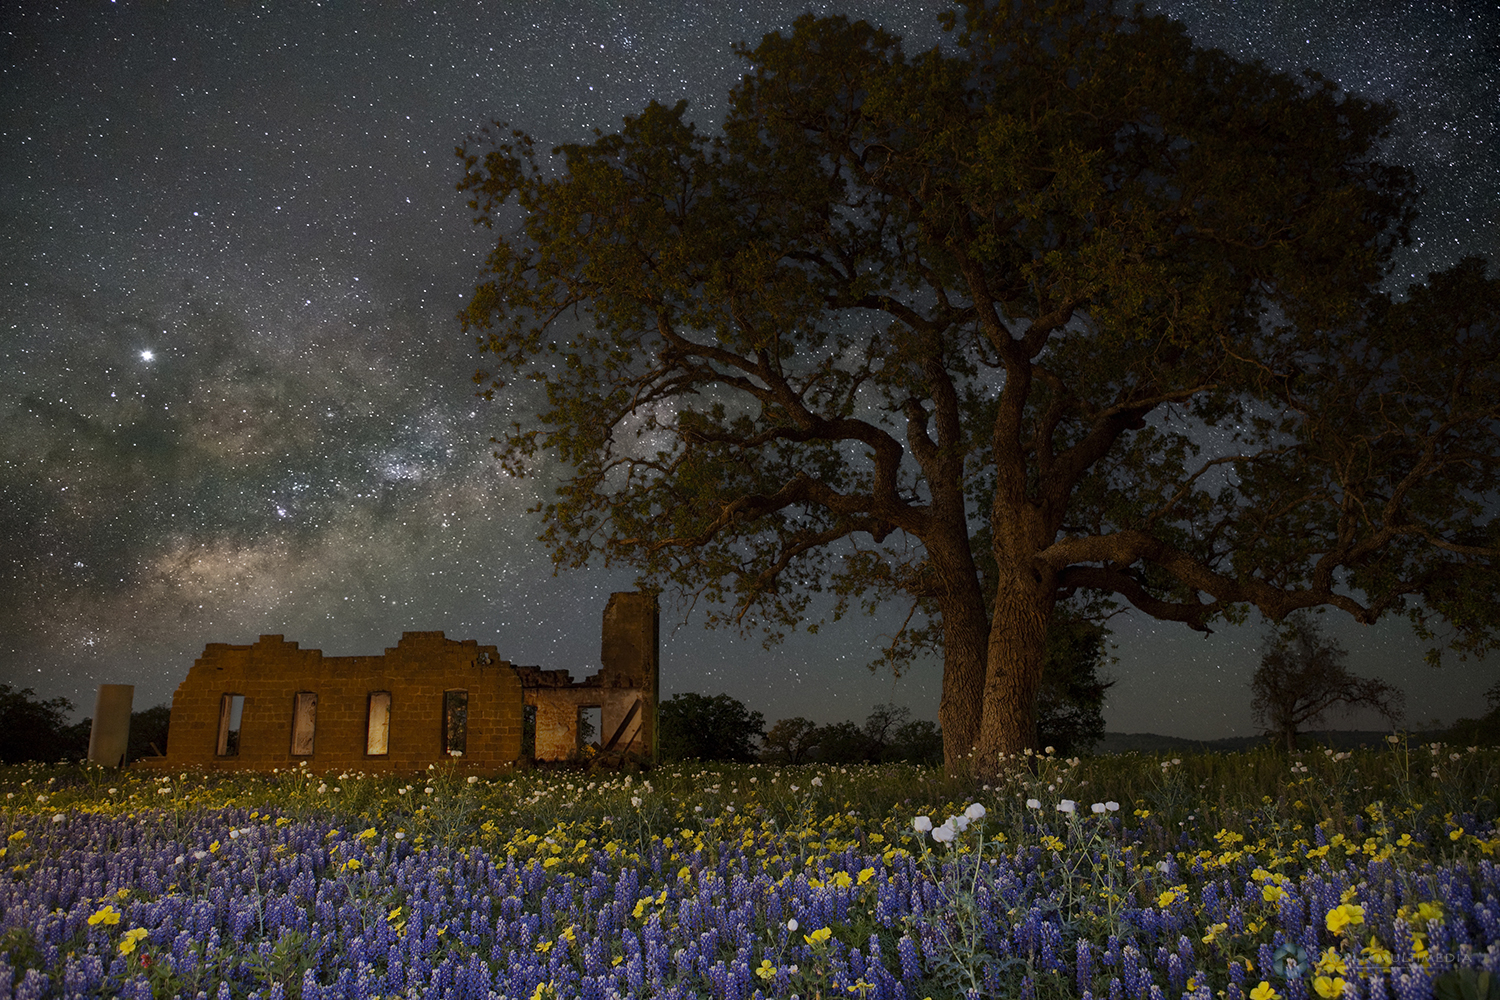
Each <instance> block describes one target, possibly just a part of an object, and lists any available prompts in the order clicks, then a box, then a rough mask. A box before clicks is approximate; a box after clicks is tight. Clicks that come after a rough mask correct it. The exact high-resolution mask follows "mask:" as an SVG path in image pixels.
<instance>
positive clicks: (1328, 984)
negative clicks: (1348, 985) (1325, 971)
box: [1313, 976, 1345, 1000]
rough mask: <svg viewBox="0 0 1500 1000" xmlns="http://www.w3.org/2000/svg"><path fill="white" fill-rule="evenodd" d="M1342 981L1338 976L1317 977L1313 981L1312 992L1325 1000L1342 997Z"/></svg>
mask: <svg viewBox="0 0 1500 1000" xmlns="http://www.w3.org/2000/svg"><path fill="white" fill-rule="evenodd" d="M1344 985H1345V983H1344V980H1343V978H1342V977H1340V976H1332V977H1329V976H1319V977H1317V978H1316V979H1314V980H1313V990H1314V991H1316V992H1317V994H1318V996H1320V997H1324V998H1325V1000H1333V998H1334V997H1341V996H1343V995H1344Z"/></svg>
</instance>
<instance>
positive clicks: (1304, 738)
mask: <svg viewBox="0 0 1500 1000" xmlns="http://www.w3.org/2000/svg"><path fill="white" fill-rule="evenodd" d="M1389 735H1390V732H1389V730H1384V729H1326V730H1321V731H1317V732H1307V733H1300V734H1298V742H1299V743H1301V744H1302V745H1303V746H1304V747H1306V746H1314V745H1315V746H1319V747H1332V748H1333V749H1335V750H1353V749H1356V748H1358V747H1362V746H1366V747H1380V746H1384V745H1385V738H1386V737H1387V736H1389ZM1414 735H1416V734H1414ZM1434 735H1435V736H1436V735H1438V734H1434ZM1267 740H1268V738H1267V737H1265V736H1229V737H1226V738H1224V739H1219V740H1193V739H1188V738H1186V737H1183V736H1161V735H1158V734H1157V733H1105V734H1104V738H1103V739H1101V740H1100V741H1099V742H1098V743H1095V744H1094V749H1093V753H1095V754H1097V755H1100V756H1102V755H1105V754H1112V753H1130V752H1131V751H1134V752H1137V753H1170V752H1171V751H1173V750H1185V751H1187V752H1189V753H1213V752H1216V753H1228V752H1231V751H1237V750H1250V749H1252V748H1254V747H1257V746H1262V745H1264V744H1265V743H1266V742H1267Z"/></svg>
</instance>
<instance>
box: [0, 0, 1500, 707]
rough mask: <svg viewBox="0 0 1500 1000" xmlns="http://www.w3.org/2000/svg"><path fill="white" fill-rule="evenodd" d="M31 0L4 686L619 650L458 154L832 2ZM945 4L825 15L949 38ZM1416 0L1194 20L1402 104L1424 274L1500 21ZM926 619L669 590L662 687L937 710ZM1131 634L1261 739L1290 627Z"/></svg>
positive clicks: (1382, 668)
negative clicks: (509, 414) (759, 621)
mask: <svg viewBox="0 0 1500 1000" xmlns="http://www.w3.org/2000/svg"><path fill="white" fill-rule="evenodd" d="M18 6H19V7H20V8H22V12H18V11H17V10H16V9H14V8H13V9H11V10H9V11H8V12H7V13H6V14H5V15H4V19H3V21H0V28H3V33H0V88H3V91H0V94H3V96H0V116H3V117H0V132H3V148H4V155H3V156H0V192H3V195H4V197H3V198H0V421H3V429H0V682H6V683H11V684H14V685H17V686H21V687H31V688H34V689H36V691H37V692H38V693H40V694H42V695H45V696H48V697H52V696H56V695H63V696H66V697H68V698H70V699H71V700H72V701H73V702H74V703H75V704H76V705H77V707H78V708H79V710H80V714H87V713H88V712H89V711H91V710H92V706H93V697H94V690H95V686H96V685H97V684H99V683H101V682H103V683H134V684H135V685H136V686H137V687H136V695H135V705H136V707H137V708H143V707H146V706H149V705H153V704H157V703H160V702H164V701H168V700H169V699H170V698H171V694H172V690H173V688H174V687H175V686H176V684H177V683H178V682H179V681H180V680H181V678H182V677H183V675H184V674H185V673H186V671H187V669H188V668H189V667H190V666H191V664H192V661H193V659H194V658H195V657H196V656H197V654H198V653H199V652H200V651H201V650H202V647H203V645H204V644H205V643H208V642H242V643H243V642H253V641H255V638H256V637H257V636H258V635H260V634H262V633H282V634H284V635H285V636H286V637H287V638H288V639H291V640H296V641H298V642H300V643H301V644H302V646H303V647H304V648H318V649H322V650H323V651H324V652H325V653H327V654H330V655H348V654H354V653H375V652H379V651H380V650H381V649H383V648H384V647H386V646H392V645H394V644H395V643H396V641H397V639H398V638H399V637H400V634H401V632H402V631H403V630H415V629H442V630H444V631H445V632H446V633H447V634H448V635H449V636H450V637H453V638H474V639H478V640H479V641H480V642H481V643H494V644H495V645H497V646H498V647H499V651H500V653H501V655H502V656H504V657H506V658H508V659H510V660H512V661H514V662H517V663H523V664H537V665H540V666H543V667H548V668H559V667H561V668H567V669H570V670H572V671H573V673H574V676H575V677H581V676H584V675H586V674H588V673H590V672H592V671H593V670H595V669H597V662H596V661H597V657H598V648H599V646H598V643H599V639H598V631H599V621H600V616H601V615H602V613H603V610H604V604H605V601H606V599H607V597H608V595H609V593H610V592H611V591H613V590H624V589H630V585H631V576H630V574H628V573H623V572H613V573H612V572H605V571H604V570H602V569H599V568H593V569H590V570H588V571H565V572H563V573H562V574H561V575H558V576H554V575H553V572H552V565H551V562H550V560H549V558H548V556H547V554H546V553H545V552H544V551H543V549H542V548H541V546H540V544H539V543H538V542H536V541H535V536H536V535H537V534H538V532H539V526H538V522H537V520H536V518H535V516H534V515H529V514H527V513H525V510H526V508H527V507H529V506H530V505H531V504H532V503H533V502H535V500H536V499H537V498H538V497H539V496H542V495H545V494H546V492H547V491H548V489H549V484H548V483H547V481H545V480H543V479H535V480H532V479H528V480H522V481H516V480H511V479H507V478H504V477H503V476H501V475H500V474H499V472H498V470H497V468H496V466H495V463H494V460H493V459H492V458H491V455H490V451H491V449H490V447H489V446H488V444H487V439H488V437H489V435H490V433H492V432H493V430H494V428H495V427H496V426H497V424H498V414H497V413H496V411H495V410H494V409H493V408H492V407H487V406H486V405H485V404H482V403H479V402H478V401H476V400H475V399H474V397H473V395H472V385H471V383H470V381H469V376H470V375H471V374H472V372H473V370H474V368H475V367H476V366H477V364H478V363H479V360H478V358H477V356H476V355H475V354H474V353H473V351H472V346H471V343H472V342H471V340H470V338H469V337H468V336H467V335H465V334H463V333H462V332H461V331H460V329H459V326H458V323H457V321H456V319H455V313H456V312H457V311H458V310H459V308H460V307H461V306H462V304H463V302H464V301H465V297H466V295H467V294H468V293H469V292H470V291H471V290H472V288H473V286H474V284H475V282H476V280H478V278H479V274H480V271H479V267H480V261H481V259H482V257H483V254H484V252H485V251H486V250H487V249H488V245H487V241H486V239H485V232H484V231H483V230H476V229H474V228H473V227H472V226H471V224H470V222H469V216H468V212H467V211H466V209H465V207H464V205H463V199H462V197H461V196H460V195H459V194H458V193H457V192H455V191H454V183H455V181H456V180H457V179H458V175H459V171H458V167H457V163H456V161H455V159H454V156H453V147H454V146H455V145H456V144H457V143H458V142H460V141H462V139H463V137H464V136H465V135H466V134H469V133H472V132H474V131H476V130H477V129H478V127H479V126H481V125H483V124H484V123H485V122H486V121H488V120H489V119H491V118H499V119H505V120H508V121H510V122H511V123H513V124H515V125H517V126H519V127H522V128H525V129H526V130H528V131H529V132H531V133H532V134H533V135H535V136H536V137H537V139H538V142H539V145H540V146H542V147H548V148H549V147H550V146H552V145H554V144H556V143H561V142H569V141H584V140H587V139H588V138H589V137H590V135H591V133H590V130H591V129H592V128H594V127H599V128H602V129H604V130H606V131H609V130H614V129H616V128H618V127H619V125H620V119H621V116H623V115H626V114H633V113H636V112H638V111H639V110H640V109H641V108H642V107H644V105H645V104H646V102H647V101H648V100H650V99H653V98H655V99H657V100H660V101H662V102H664V103H667V104H671V103H673V102H675V101H676V100H678V99H680V98H687V99H688V100H689V102H690V108H691V111H690V114H691V116H692V117H693V118H694V119H695V120H696V121H697V122H698V123H699V125H700V126H701V127H707V128H712V127H713V126H714V125H715V123H717V121H718V120H719V118H720V117H721V115H722V111H723V107H724V97H725V94H726V92H727V90H728V88H729V87H730V86H731V85H732V84H733V83H734V82H735V81H736V80H737V79H738V75H739V73H740V72H741V71H742V68H741V67H742V64H741V62H740V61H739V60H738V59H737V57H735V56H734V55H733V54H732V52H731V45H732V44H733V43H735V42H737V41H748V42H755V41H758V40H759V38H760V36H761V35H762V34H764V33H765V32H768V31H772V30H775V29H778V28H786V27H788V26H789V25H790V23H791V21H792V19H793V18H794V17H795V16H796V15H797V14H799V13H801V12H802V11H803V10H805V9H808V8H807V6H806V5H804V4H801V3H784V2H763V3H746V4H744V5H739V6H736V5H734V4H724V3H717V2H713V3H706V2H705V3H698V2H688V0H678V2H674V3H671V4H646V3H639V2H605V0H569V2H566V3H557V2H553V0H534V2H529V3H525V4H519V3H517V4H510V3H506V4H500V3H491V4H483V5H481V4H455V3H442V4H429V5H426V6H421V7H418V6H415V5H396V4H354V3H348V4H329V3H324V4H322V5H320V6H315V5H312V4H294V5H278V6H284V7H285V9H284V10H276V11H274V12H272V11H268V10H264V9H262V8H261V6H260V5H254V4H250V3H234V4H224V3H218V2H214V3H203V4H194V3H174V4H170V5H167V4H161V3H144V4H143V3H134V2H119V3H94V2H77V3H66V4H62V5H59V6H58V8H57V9H50V10H42V9H40V5H37V4H23V5H18ZM944 6H945V5H942V4H911V3H908V4H902V3H880V2H855V0H846V2H841V3H829V4H822V3H820V4H814V5H812V7H811V9H812V10H813V11H814V12H815V13H818V14H829V13H843V14H846V15H848V16H850V17H851V18H865V19H868V20H870V21H873V22H875V23H878V24H881V25H883V26H885V27H887V28H889V29H891V30H893V31H895V32H897V33H898V34H902V35H903V36H905V38H906V39H907V48H908V50H909V51H914V50H916V49H919V48H925V47H927V46H929V45H931V44H932V43H933V42H934V41H935V40H936V39H937V37H938V32H937V30H936V27H935V22H934V18H933V15H934V13H935V12H936V11H938V10H941V9H944ZM1407 6H1408V10H1407V12H1406V13H1395V14H1393V13H1389V12H1388V11H1387V10H1386V5H1384V4H1377V3H1348V2H1344V3H1341V2H1333V3H1325V2H1317V3H1312V2H1305V0H1295V2H1280V3H1274V4H1271V3H1266V4H1253V3H1228V2H1224V0H1218V2H1207V0H1205V2H1200V3H1173V4H1167V5H1164V6H1161V7H1160V9H1162V10H1164V11H1166V12H1168V13H1171V14H1172V15H1173V16H1176V17H1178V18H1181V19H1182V20H1184V21H1185V22H1186V23H1187V25H1188V27H1189V29H1190V31H1191V32H1192V33H1193V34H1194V35H1195V37H1197V38H1198V39H1199V40H1200V41H1203V42H1206V43H1209V44H1213V45H1218V46H1221V47H1224V48H1226V49H1228V50H1229V51H1231V52H1233V53H1235V54H1236V55H1239V56H1241V57H1246V58H1259V59H1263V60H1265V61H1266V62H1267V63H1268V64H1270V65H1272V66H1274V67H1276V68H1278V69H1284V70H1295V69H1298V68H1301V67H1303V66H1309V65H1310V66H1313V67H1315V68H1317V69H1318V70H1320V71H1321V72H1323V73H1324V74H1326V75H1327V76H1330V77H1332V78H1333V79H1334V80H1336V81H1338V82H1339V83H1340V84H1342V85H1343V86H1344V87H1345V88H1347V89H1351V90H1355V91H1358V92H1360V93H1363V94H1365V95H1367V96H1371V97H1375V98H1378V99H1382V100H1388V101H1393V102H1395V103H1396V104H1398V105H1399V106H1400V107H1401V108H1402V111H1403V124H1402V125H1401V127H1400V133H1399V135H1398V137H1397V138H1396V140H1395V141H1394V142H1393V144H1392V146H1391V149H1390V153H1389V156H1390V157H1391V158H1392V159H1394V160H1397V161H1399V162H1403V163H1406V164H1408V165H1410V166H1411V167H1413V168H1414V169H1415V170H1416V171H1417V172H1418V174H1419V176H1420V177H1421V178H1422V180H1423V182H1424V183H1425V184H1426V186H1427V188H1428V195H1427V200H1426V202H1425V206H1424V214H1423V217H1422V221H1421V222H1420V224H1419V226H1418V229H1417V232H1416V236H1417V243H1416V245H1415V246H1414V247H1413V248H1412V249H1411V250H1410V251H1409V252H1408V253H1406V254H1405V255H1404V256H1403V257H1402V258H1401V274H1402V275H1409V276H1410V278H1409V280H1419V279H1420V277H1421V276H1423V275H1425V273H1426V272H1427V271H1430V270H1434V269H1438V268H1442V267H1446V266H1448V265H1449V264H1451V263H1453V262H1455V261H1456V260H1457V259H1458V258H1460V257H1461V256H1463V255H1465V254H1468V253H1482V254H1486V255H1488V256H1490V257H1492V258H1495V257H1497V256H1500V14H1497V8H1496V7H1495V6H1494V5H1493V4H1488V3H1486V4H1481V3H1478V2H1472V3H1460V4H1448V5H1442V4H1435V3H1421V4H1416V3H1413V4H1409V5H1407ZM1406 280H1408V279H1405V278H1403V279H1402V282H1401V283H1402V284H1404V283H1405V281H1406ZM1328 620H1330V621H1337V619H1335V618H1334V616H1332V615H1330V616H1328ZM898 621H899V616H895V615H893V616H891V617H889V618H881V619H877V620H876V621H875V622H873V623H871V622H870V621H868V620H865V619H863V618H855V619H852V620H846V621H844V622H841V623H838V624H835V625H832V626H829V627H826V628H825V629H823V631H822V632H821V633H820V634H819V635H817V636H806V635H801V636H798V637H796V638H794V639H792V640H791V641H789V642H787V643H786V644H784V645H782V646H779V647H775V648H773V649H771V650H766V649H764V648H762V646H761V644H760V642H759V641H758V640H757V639H755V638H750V639H744V638H740V637H739V636H738V635H736V634H734V633H731V632H724V631H706V630H705V629H704V628H703V627H702V622H701V617H698V618H689V619H688V620H687V621H686V623H682V613H681V612H680V611H674V608H673V605H672V604H671V603H670V602H665V603H664V608H663V622H662V624H663V649H662V663H663V667H662V671H663V681H664V685H665V690H666V692H667V693H668V694H670V693H672V692H676V691H701V692H703V693H707V694H715V693H718V692H721V691H724V692H728V693H730V694H732V695H734V696H735V697H738V698H740V699H741V700H743V701H744V702H746V703H747V704H748V705H749V706H750V707H751V708H754V709H757V710H759V711H761V712H763V713H764V714H765V716H766V718H767V720H768V721H774V720H776V719H779V718H783V717H786V716H790V715H804V716H807V717H810V718H813V719H815V720H817V721H836V720H840V719H846V718H852V719H855V720H862V719H863V718H864V717H865V715H866V714H867V712H868V711H869V709H870V707H871V706H872V705H874V704H876V703H879V702H887V701H894V702H897V703H900V704H904V705H909V706H910V707H911V708H912V710H913V713H914V715H915V716H917V717H920V718H935V717H936V708H937V700H938V694H939V680H940V668H939V666H938V665H937V664H936V663H935V662H929V663H925V664H921V665H918V666H917V667H915V668H914V669H913V670H912V671H911V672H909V673H908V674H907V675H905V676H904V677H902V678H901V679H899V680H893V678H892V677H891V676H890V675H889V674H881V675H874V676H872V675H871V674H869V673H868V672H867V671H866V670H865V667H864V665H865V664H866V663H867V662H869V660H870V659H872V657H873V651H872V647H873V645H874V644H875V643H877V642H878V641H879V637H880V635H881V634H882V633H889V632H890V631H891V630H892V629H893V628H894V627H895V625H896V623H897V622H898ZM1114 624H1115V627H1116V642H1117V648H1116V650H1115V655H1116V657H1117V662H1116V663H1115V664H1114V665H1113V666H1112V667H1111V668H1110V669H1111V673H1112V674H1113V675H1114V676H1115V677H1116V678H1117V679H1118V681H1119V683H1118V684H1117V685H1116V687H1115V688H1114V689H1113V691H1112V692H1111V694H1110V702H1109V706H1108V708H1107V710H1106V719H1107V722H1108V725H1109V728H1110V729H1113V730H1117V731H1154V732H1159V733H1168V734H1174V735H1182V736H1192V737H1216V736H1225V735H1236V734H1248V733H1251V732H1253V731H1254V727H1253V725H1252V723H1251V719H1250V713H1249V709H1248V707H1247V703H1248V693H1247V692H1248V683H1249V679H1250V675H1251V673H1252V672H1253V670H1254V668H1255V665H1256V663H1257V662H1258V656H1259V647H1260V643H1261V631H1260V628H1259V626H1258V625H1257V624H1252V625H1250V626H1247V627H1245V628H1243V629H1235V628H1225V629H1223V630H1221V631H1219V632H1217V633H1216V634H1214V635H1213V636H1210V637H1206V638H1205V637H1204V636H1201V635H1198V634H1196V633H1192V632H1189V631H1188V630H1187V629H1186V628H1184V627H1182V626H1178V625H1170V624H1160V625H1159V624H1155V623H1153V622H1151V621H1149V620H1148V619H1146V618H1145V617H1144V616H1142V615H1140V614H1135V615H1133V616H1130V617H1127V618H1124V619H1116V621H1115V623H1114ZM1334 632H1335V634H1336V635H1337V636H1338V637H1339V638H1340V640H1341V641H1342V642H1343V644H1344V646H1345V648H1346V649H1348V650H1349V652H1350V657H1349V660H1348V663H1349V665H1350V666H1351V667H1352V668H1353V669H1355V670H1356V671H1357V672H1361V673H1364V674H1367V675H1378V676H1380V677H1383V678H1385V679H1386V680H1388V681H1391V682H1393V683H1395V684H1397V685H1399V686H1401V687H1403V688H1405V689H1406V690H1407V692H1408V708H1409V711H1408V721H1409V722H1412V723H1425V722H1427V721H1428V720H1430V719H1432V718H1434V717H1438V718H1441V719H1443V720H1445V721H1451V720H1452V719H1453V718H1454V717H1456V716H1458V715H1465V714H1466V715H1476V714H1480V713H1481V712H1482V710H1483V706H1482V701H1481V700H1480V697H1479V696H1480V695H1481V693H1482V692H1483V691H1484V690H1485V689H1486V688H1488V687H1489V685H1490V684H1491V683H1493V680H1494V677H1495V675H1496V673H1497V671H1496V670H1495V666H1494V659H1493V658H1492V659H1491V661H1490V663H1489V664H1484V663H1475V662H1472V661H1471V662H1470V663H1467V664H1464V663H1460V662H1458V661H1457V659H1456V658H1454V657H1451V656H1450V657H1449V659H1448V661H1447V663H1446V665H1445V666H1444V667H1443V668H1442V669H1441V671H1440V672H1433V671H1432V670H1431V669H1430V668H1428V667H1426V666H1425V665H1424V664H1423V663H1422V662H1421V651H1422V647H1421V645H1420V644H1419V643H1418V642H1417V640H1416V639H1415V638H1414V637H1413V636H1412V634H1411V630H1410V627H1409V626H1408V625H1407V624H1406V623H1405V622H1404V621H1393V622H1389V623H1384V624H1382V625H1379V626H1376V627H1373V628H1369V629H1365V628H1362V627H1360V626H1357V625H1353V624H1352V623H1347V624H1345V623H1343V622H1339V623H1338V626H1337V627H1336V628H1335V629H1334ZM1368 721H1372V720H1366V719H1362V718H1360V717H1355V718H1353V719H1351V720H1349V724H1350V725H1360V724H1363V723H1364V722H1368Z"/></svg>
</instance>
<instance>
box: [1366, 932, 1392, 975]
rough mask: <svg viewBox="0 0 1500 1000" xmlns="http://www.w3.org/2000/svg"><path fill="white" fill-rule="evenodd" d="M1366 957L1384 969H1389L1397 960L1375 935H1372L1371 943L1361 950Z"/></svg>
mask: <svg viewBox="0 0 1500 1000" xmlns="http://www.w3.org/2000/svg"><path fill="white" fill-rule="evenodd" d="M1361 954H1363V955H1364V956H1365V957H1366V958H1368V959H1369V960H1370V961H1371V962H1374V963H1375V964H1376V965H1378V966H1380V967H1381V968H1383V969H1389V968H1390V967H1391V963H1392V962H1393V961H1395V956H1393V955H1392V954H1391V952H1390V949H1388V948H1386V947H1385V946H1384V945H1383V944H1381V943H1380V941H1379V940H1377V939H1376V938H1375V936H1374V935H1371V936H1370V943H1369V945H1368V946H1367V947H1366V948H1365V949H1364V950H1363V951H1362V952H1361Z"/></svg>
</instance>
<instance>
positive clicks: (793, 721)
mask: <svg viewBox="0 0 1500 1000" xmlns="http://www.w3.org/2000/svg"><path fill="white" fill-rule="evenodd" d="M818 734H819V729H818V724H817V723H816V722H813V721H812V720H811V719H804V718H802V716H800V715H798V716H794V717H793V718H790V719H782V720H781V721H780V722H777V723H776V725H774V726H772V727H771V729H770V731H769V732H768V733H766V736H765V739H763V740H761V751H760V759H761V760H762V761H764V762H765V763H767V764H806V763H807V762H808V761H809V760H811V759H812V756H813V753H814V751H816V750H817V749H818V739H819V737H818Z"/></svg>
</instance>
